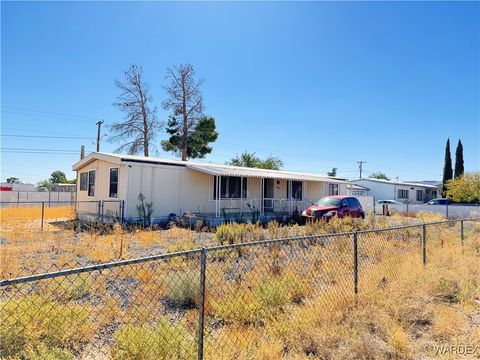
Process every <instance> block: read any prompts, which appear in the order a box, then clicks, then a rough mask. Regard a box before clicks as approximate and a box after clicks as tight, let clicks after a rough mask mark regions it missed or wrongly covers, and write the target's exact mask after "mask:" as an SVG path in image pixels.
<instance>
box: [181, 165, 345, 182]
mask: <svg viewBox="0 0 480 360" xmlns="http://www.w3.org/2000/svg"><path fill="white" fill-rule="evenodd" d="M187 168H189V169H192V170H195V171H200V172H203V173H206V174H210V175H214V176H240V177H250V178H264V179H281V180H296V181H315V182H325V183H339V184H347V183H348V182H347V181H343V180H337V179H332V178H329V177H324V176H318V175H314V174H308V173H297V172H290V171H280V170H267V169H258V168H247V167H237V166H228V165H226V166H219V165H210V164H208V165H197V164H195V165H192V164H189V165H187Z"/></svg>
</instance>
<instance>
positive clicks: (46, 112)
mask: <svg viewBox="0 0 480 360" xmlns="http://www.w3.org/2000/svg"><path fill="white" fill-rule="evenodd" d="M3 108H5V109H13V110H20V111H26V112H32V113H40V114H49V115H55V116H62V117H71V118H83V119H90V120H96V119H97V118H95V117H93V116H85V115H74V114H65V113H58V112H53V111H42V110H33V109H26V108H22V107H16V106H2V109H3Z"/></svg>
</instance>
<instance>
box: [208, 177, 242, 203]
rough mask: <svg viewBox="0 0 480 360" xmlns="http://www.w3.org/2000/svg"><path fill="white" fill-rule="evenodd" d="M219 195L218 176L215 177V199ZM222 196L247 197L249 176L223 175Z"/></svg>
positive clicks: (224, 197) (221, 180) (221, 182)
mask: <svg viewBox="0 0 480 360" xmlns="http://www.w3.org/2000/svg"><path fill="white" fill-rule="evenodd" d="M217 198H218V196H217V177H216V176H215V177H214V178H213V199H214V200H216V199H217ZM220 198H221V199H242V198H243V199H246V198H247V178H246V177H240V176H222V177H221V179H220Z"/></svg>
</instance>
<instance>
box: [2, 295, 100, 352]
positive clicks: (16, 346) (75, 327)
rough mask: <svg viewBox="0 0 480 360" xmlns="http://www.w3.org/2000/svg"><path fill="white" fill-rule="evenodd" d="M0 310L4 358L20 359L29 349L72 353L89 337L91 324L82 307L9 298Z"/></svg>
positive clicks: (36, 299) (87, 313)
mask: <svg viewBox="0 0 480 360" xmlns="http://www.w3.org/2000/svg"><path fill="white" fill-rule="evenodd" d="M0 309H1V310H2V311H1V312H0V320H1V321H0V324H1V325H0V338H1V339H2V341H1V342H0V353H1V354H2V356H5V357H9V356H20V357H22V356H23V355H25V353H26V352H28V351H30V352H31V351H33V350H32V349H42V350H41V351H43V352H44V353H46V352H49V351H57V350H58V349H60V348H66V349H67V350H75V349H76V348H78V346H79V344H81V343H82V342H85V341H88V339H89V338H90V337H91V336H92V332H93V329H92V325H93V324H92V322H91V321H90V319H89V310H88V308H86V307H85V306H79V305H76V304H67V305H64V304H61V303H58V302H52V301H48V300H45V299H42V298H40V297H39V296H29V297H24V298H11V299H10V300H8V301H7V302H3V303H0ZM55 349H57V350H55ZM58 351H59V350H58ZM52 356H53V355H52ZM27 358H28V357H27Z"/></svg>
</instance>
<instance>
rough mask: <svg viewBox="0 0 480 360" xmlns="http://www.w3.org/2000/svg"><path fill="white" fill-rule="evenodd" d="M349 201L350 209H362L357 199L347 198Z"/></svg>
mask: <svg viewBox="0 0 480 360" xmlns="http://www.w3.org/2000/svg"><path fill="white" fill-rule="evenodd" d="M347 200H348V205H349V206H350V207H353V208H354V207H360V206H361V205H360V202H359V201H358V200H357V199H355V198H353V197H352V198H347Z"/></svg>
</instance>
